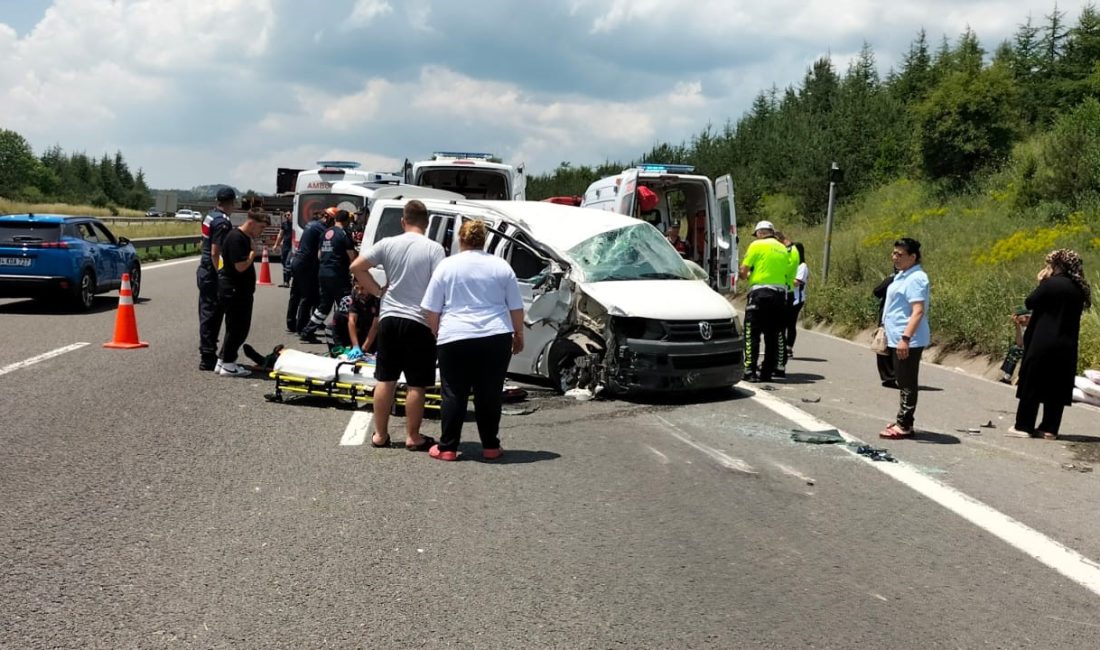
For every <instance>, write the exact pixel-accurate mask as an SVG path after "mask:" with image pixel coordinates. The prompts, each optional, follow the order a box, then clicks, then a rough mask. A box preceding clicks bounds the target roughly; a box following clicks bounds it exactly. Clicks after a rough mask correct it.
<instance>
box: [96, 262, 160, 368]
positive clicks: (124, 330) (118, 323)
mask: <svg viewBox="0 0 1100 650" xmlns="http://www.w3.org/2000/svg"><path fill="white" fill-rule="evenodd" d="M103 347H105V348H115V349H120V350H129V349H131V348H147V347H149V344H148V343H146V342H145V341H139V340H138V331H137V318H136V317H135V316H134V294H133V292H131V290H130V274H129V273H123V274H122V288H121V289H119V290H118V312H116V314H115V336H114V340H113V341H111V342H110V343H104V344H103Z"/></svg>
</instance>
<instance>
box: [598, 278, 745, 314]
mask: <svg viewBox="0 0 1100 650" xmlns="http://www.w3.org/2000/svg"><path fill="white" fill-rule="evenodd" d="M580 288H581V290H582V291H584V292H585V293H587V294H588V295H589V296H592V298H594V299H595V300H596V301H598V302H599V303H600V304H601V305H603V306H604V307H605V308H606V309H607V311H608V313H609V314H611V315H612V316H629V317H636V318H654V319H658V320H717V319H720V318H733V317H734V315H735V314H736V312H735V311H734V309H733V305H731V304H730V303H729V302H728V301H727V300H726V299H725V298H724V297H722V296H721V295H720V294H718V293H717V292H716V291H714V290H713V289H711V288H710V287H709V286H707V284H706V283H705V282H703V281H701V280H630V281H624V280H620V281H614V282H584V283H581V285H580Z"/></svg>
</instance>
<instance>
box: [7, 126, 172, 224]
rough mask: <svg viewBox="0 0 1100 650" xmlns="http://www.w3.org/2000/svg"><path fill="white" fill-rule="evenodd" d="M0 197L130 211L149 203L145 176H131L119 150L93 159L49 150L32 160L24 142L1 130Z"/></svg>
mask: <svg viewBox="0 0 1100 650" xmlns="http://www.w3.org/2000/svg"><path fill="white" fill-rule="evenodd" d="M0 196H2V197H4V198H8V199H12V200H17V201H25V202H28V203H55V202H56V203H72V204H90V205H94V206H96V207H104V208H120V207H121V208H131V209H134V210H144V209H146V208H148V207H149V206H150V205H152V203H153V195H152V192H151V191H150V190H149V186H148V185H147V184H146V183H145V173H144V172H143V171H142V170H141V169H138V170H137V171H136V172H133V171H131V170H130V166H129V165H128V164H127V163H126V159H125V158H124V157H123V156H122V152H121V151H116V152H115V154H114V156H111V155H108V154H103V155H102V156H101V157H99V158H95V157H92V156H89V155H88V154H86V153H84V152H77V153H66V152H65V151H63V150H62V149H61V146H60V145H54V146H52V147H50V148H49V149H47V150H46V151H45V152H44V153H42V155H41V156H35V155H34V151H33V150H32V149H31V146H30V143H28V142H27V140H26V138H24V137H23V136H22V135H20V134H19V133H16V132H15V131H11V130H7V129H0Z"/></svg>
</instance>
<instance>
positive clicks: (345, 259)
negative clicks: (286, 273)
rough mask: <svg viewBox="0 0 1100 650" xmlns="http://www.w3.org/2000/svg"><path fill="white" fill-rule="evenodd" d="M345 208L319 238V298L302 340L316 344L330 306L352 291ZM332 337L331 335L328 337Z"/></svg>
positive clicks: (351, 253) (352, 249)
mask: <svg viewBox="0 0 1100 650" xmlns="http://www.w3.org/2000/svg"><path fill="white" fill-rule="evenodd" d="M350 218H351V215H349V214H348V211H347V210H338V211H337V212H336V215H335V217H334V219H335V221H336V225H334V226H333V227H332V228H329V229H328V230H326V231H325V235H324V238H322V240H321V261H320V265H319V268H318V272H317V277H318V284H319V285H320V289H321V292H320V301H319V302H318V303H317V308H316V309H314V310H313V315H312V316H311V317H310V319H309V324H308V325H306V328H305V330H304V331H303V332H302V339H303V340H305V341H307V342H310V343H316V342H317V339H316V334H317V330H319V329H321V328H323V327H324V326H325V320H326V319H328V314H329V312H330V311H332V306H333V305H334V304H335V303H336V302H337V301H339V300H340V299H341V298H343V297H344V296H346V295H348V294H349V293H351V270H350V269H351V263H352V262H354V261H355V255H356V253H355V243H354V242H353V241H352V239H351V235H350V234H348V231H347V227H348V220H349V219H350ZM329 339H330V340H332V337H331V336H330V337H329Z"/></svg>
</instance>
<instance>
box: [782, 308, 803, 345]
mask: <svg viewBox="0 0 1100 650" xmlns="http://www.w3.org/2000/svg"><path fill="white" fill-rule="evenodd" d="M805 304H806V303H804V302H800V303H798V304H797V305H788V306H787V325H786V332H785V337H784V338H785V339H786V341H785V343H786V346H787V349H790V350H793V349H794V340H795V337H797V336H798V315H799V314H801V313H802V307H803V305H805Z"/></svg>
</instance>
